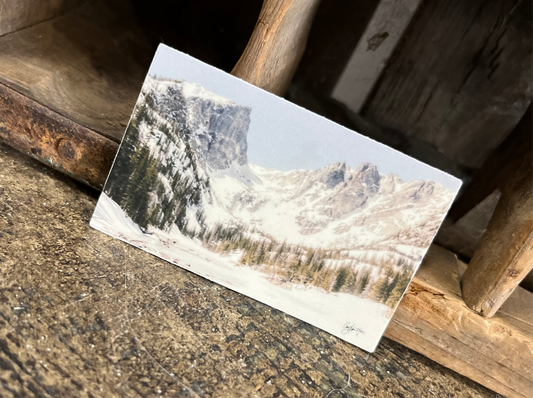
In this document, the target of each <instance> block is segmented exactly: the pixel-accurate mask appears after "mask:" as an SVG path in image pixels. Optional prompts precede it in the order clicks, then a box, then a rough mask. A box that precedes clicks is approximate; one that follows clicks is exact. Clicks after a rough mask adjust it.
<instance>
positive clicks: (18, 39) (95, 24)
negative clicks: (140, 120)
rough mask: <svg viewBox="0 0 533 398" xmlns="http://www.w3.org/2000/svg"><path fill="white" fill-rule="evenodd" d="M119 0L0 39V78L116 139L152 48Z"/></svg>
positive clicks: (125, 4) (99, 2) (101, 1)
mask: <svg viewBox="0 0 533 398" xmlns="http://www.w3.org/2000/svg"><path fill="white" fill-rule="evenodd" d="M131 13H132V10H131V9H130V7H129V3H128V2H127V1H123V0H109V1H105V0H95V1H88V2H85V3H84V4H83V6H81V7H79V8H77V9H75V10H73V11H71V12H69V13H66V14H65V15H62V16H59V17H57V18H54V19H51V20H49V21H46V22H43V23H40V24H37V25H35V26H32V27H29V28H27V29H24V30H22V31H20V32H15V33H13V34H9V35H6V36H4V37H0V83H3V84H5V85H7V86H8V87H10V88H13V89H14V90H17V91H18V92H20V93H22V94H24V95H25V96H27V97H28V98H30V99H33V100H35V101H36V102H38V103H41V104H43V105H46V106H47V107H49V108H50V109H52V110H54V111H56V112H57V113H59V114H60V115H62V116H64V117H65V118H67V119H70V120H72V121H74V122H76V123H78V124H80V125H82V126H84V127H86V128H89V129H91V130H94V131H96V132H98V133H100V134H102V135H104V136H106V137H108V138H111V139H113V140H115V141H117V142H120V140H121V138H122V134H123V133H124V130H125V127H126V124H127V122H128V120H129V117H130V115H131V112H132V110H133V105H134V104H135V101H136V100H137V96H138V95H139V91H140V88H141V85H142V82H143V80H144V77H145V75H146V72H147V71H148V67H149V63H150V60H151V58H152V57H153V54H154V52H155V48H151V47H150V46H149V45H147V44H146V42H145V38H144V37H143V34H142V32H140V31H139V30H138V28H137V25H136V23H135V19H134V18H133V16H132V15H131Z"/></svg>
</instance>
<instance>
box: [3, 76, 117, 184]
mask: <svg viewBox="0 0 533 398" xmlns="http://www.w3.org/2000/svg"><path fill="white" fill-rule="evenodd" d="M0 116H1V117H0V140H1V141H4V142H5V143H7V144H9V145H10V146H12V147H14V148H16V149H18V150H19V151H21V152H22V153H25V154H27V155H29V156H31V157H33V158H35V159H37V160H39V161H41V162H43V163H46V164H47V165H49V166H51V167H53V168H54V169H56V170H59V171H61V172H63V173H65V174H68V175H70V176H71V177H74V178H76V179H77V180H80V181H82V182H83V183H85V184H87V185H90V186H92V187H94V188H97V189H103V187H104V183H105V180H106V177H107V174H108V173H109V169H110V168H111V164H112V162H113V159H114V157H115V153H116V152H117V150H118V144H117V143H116V142H114V141H112V140H110V139H109V138H106V137H104V136H102V135H100V134H97V133H95V132H94V131H92V130H89V129H87V128H86V127H83V126H81V125H79V124H77V123H75V122H73V121H71V120H69V119H67V118H65V117H63V116H61V115H59V114H58V113H56V112H54V111H52V110H50V109H48V108H47V107H45V106H43V105H40V104H38V103H36V102H35V101H32V100H31V99H28V98H27V97H25V96H23V95H22V94H19V93H17V92H16V91H14V90H12V89H10V88H8V87H6V86H4V85H2V84H0Z"/></svg>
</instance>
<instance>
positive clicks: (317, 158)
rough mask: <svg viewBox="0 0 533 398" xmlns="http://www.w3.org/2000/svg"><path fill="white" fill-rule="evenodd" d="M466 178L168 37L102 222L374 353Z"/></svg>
mask: <svg viewBox="0 0 533 398" xmlns="http://www.w3.org/2000/svg"><path fill="white" fill-rule="evenodd" d="M460 184H461V182H460V180H458V179H456V178H454V177H452V176H450V175H448V174H446V173H444V172H441V171H439V170H437V169H434V168H432V167H430V166H427V165H425V164H423V163H421V162H419V161H417V160H415V159H412V158H410V157H408V156H406V155H404V154H402V153H400V152H397V151H396V150H393V149H391V148H388V147H386V146H384V145H382V144H379V143H377V142H375V141H372V140H370V139H368V138H366V137H364V136H361V135H359V134H357V133H355V132H353V131H351V130H348V129H346V128H344V127H342V126H340V125H337V124H335V123H333V122H331V121H328V120H327V119H325V118H323V117H320V116H318V115H316V114H313V113H311V112H309V111H306V110H305V109H303V108H300V107H298V106H296V105H294V104H291V103H289V102H288V101H285V100H284V99H282V98H280V97H277V96H275V95H272V94H270V93H268V92H266V91H264V90H261V89H259V88H257V87H255V86H253V85H251V84H248V83H246V82H244V81H242V80H240V79H238V78H235V77H234V76H231V75H229V74H227V73H225V72H223V71H220V70H218V69H215V68H213V67H211V66H209V65H207V64H204V63H202V62H201V61H198V60H196V59H194V58H192V57H190V56H188V55H186V54H183V53H180V52H178V51H176V50H173V49H171V48H169V47H167V46H165V45H160V46H159V48H158V50H157V53H156V56H155V58H154V60H153V62H152V65H151V67H150V70H149V73H148V76H147V77H146V80H145V82H144V85H143V86H142V91H141V94H140V96H139V99H138V101H137V103H136V105H135V109H134V111H133V115H132V117H131V120H130V123H129V125H128V127H127V130H126V133H125V135H124V138H123V141H122V144H121V146H120V149H119V152H118V154H117V157H116V159H115V162H114V164H113V167H112V169H111V172H110V174H109V176H108V179H107V182H106V185H105V188H104V191H103V192H102V194H101V196H100V199H99V201H98V204H97V206H96V209H95V212H94V215H93V217H92V219H91V226H92V227H94V228H96V229H97V230H100V231H102V232H104V233H106V234H108V235H111V236H113V237H115V238H118V239H121V240H123V241H125V242H128V243H130V244H132V245H134V246H136V247H139V248H141V249H143V250H145V251H148V252H150V253H152V254H154V255H156V256H159V257H161V258H163V259H165V260H167V261H169V262H171V263H173V264H176V265H178V266H180V267H183V268H185V269H186V270H189V271H192V272H194V273H196V274H198V275H200V276H202V277H205V278H207V279H209V280H211V281H214V282H217V283H219V284H221V285H223V286H226V287H228V288H229V289H232V290H234V291H237V292H239V293H242V294H245V295H247V296H249V297H252V298H254V299H256V300H259V301H261V302H263V303H265V304H268V305H270V306H272V307H275V308H277V309H279V310H282V311H284V312H286V313H288V314H290V315H292V316H294V317H296V318H299V319H301V320H303V321H305V322H308V323H310V324H312V325H315V326H317V327H319V328H321V329H324V330H326V331H327V332H329V333H331V334H333V335H335V336H337V337H339V338H341V339H343V340H346V341H348V342H350V343H352V344H354V345H357V346H359V347H361V348H363V349H365V350H367V351H374V349H375V348H376V346H377V344H378V342H379V340H380V338H381V336H382V335H383V333H384V331H385V329H386V327H387V324H388V323H389V321H390V319H391V317H392V315H393V313H394V310H395V309H396V307H397V306H398V303H399V302H400V300H401V298H402V296H403V294H404V292H405V291H406V289H407V287H408V285H409V283H410V281H411V279H412V277H413V275H414V273H415V272H416V270H417V268H418V266H419V265H420V263H421V261H422V258H423V257H424V255H425V253H426V251H427V249H428V248H429V245H430V243H431V241H432V240H433V238H434V236H435V234H436V232H437V230H438V228H439V226H440V224H441V223H442V221H443V219H444V217H445V215H446V213H447V211H448V209H449V208H450V206H451V204H452V202H453V200H454V198H455V195H456V193H457V191H458V189H459V187H460Z"/></svg>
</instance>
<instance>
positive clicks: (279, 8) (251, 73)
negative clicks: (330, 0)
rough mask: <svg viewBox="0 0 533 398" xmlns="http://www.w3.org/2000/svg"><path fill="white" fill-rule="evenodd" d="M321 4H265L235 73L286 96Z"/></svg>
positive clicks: (286, 0)
mask: <svg viewBox="0 0 533 398" xmlns="http://www.w3.org/2000/svg"><path fill="white" fill-rule="evenodd" d="M319 4H320V0H265V1H264V3H263V8H262V9H261V13H260V14H259V19H258V21H257V24H256V26H255V29H254V31H253V33H252V36H251V38H250V41H249V42H248V45H247V46H246V49H245V50H244V53H243V54H242V56H241V58H240V59H239V61H238V62H237V64H236V65H235V68H233V71H232V72H231V73H232V74H233V75H235V76H237V77H239V78H241V79H243V80H246V81H247V82H249V83H251V84H254V85H255V86H257V87H260V88H262V89H265V90H267V91H270V92H271V93H274V94H277V95H283V94H284V93H285V91H286V90H287V87H288V86H289V83H290V81H291V79H292V76H293V75H294V72H295V71H296V68H297V67H298V63H299V61H300V59H301V57H302V55H303V53H304V51H305V45H306V42H307V36H308V34H309V30H310V28H311V23H312V21H313V18H314V15H315V12H316V9H317V8H318V5H319Z"/></svg>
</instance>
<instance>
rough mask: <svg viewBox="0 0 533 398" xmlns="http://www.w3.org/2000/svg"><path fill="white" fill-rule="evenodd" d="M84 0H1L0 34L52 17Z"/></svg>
mask: <svg viewBox="0 0 533 398" xmlns="http://www.w3.org/2000/svg"><path fill="white" fill-rule="evenodd" d="M84 1H85V0H40V1H35V0H3V1H2V2H0V36H3V35H6V34H8V33H11V32H15V31H17V30H19V29H24V28H26V27H28V26H32V25H35V24H37V23H39V22H42V21H45V20H47V19H50V18H54V17H56V16H58V15H61V14H63V13H64V12H66V11H68V10H69V9H72V8H74V7H76V6H79V5H80V4H82V3H83V2H84Z"/></svg>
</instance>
